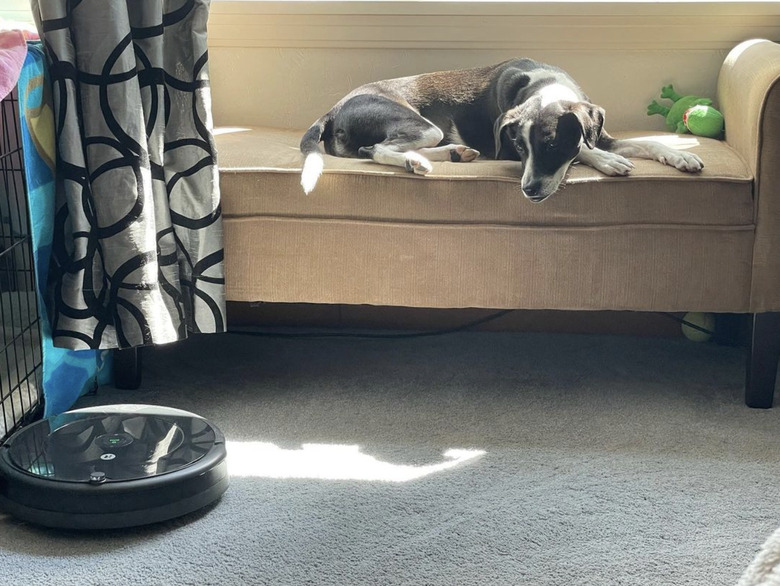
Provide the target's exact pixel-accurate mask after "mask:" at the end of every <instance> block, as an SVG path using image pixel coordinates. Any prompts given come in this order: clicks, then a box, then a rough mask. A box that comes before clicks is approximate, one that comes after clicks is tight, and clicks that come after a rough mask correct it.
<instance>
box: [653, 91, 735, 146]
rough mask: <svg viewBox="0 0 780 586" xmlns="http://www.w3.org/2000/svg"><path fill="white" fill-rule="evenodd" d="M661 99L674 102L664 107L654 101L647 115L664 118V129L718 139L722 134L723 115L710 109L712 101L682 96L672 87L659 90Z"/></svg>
mask: <svg viewBox="0 0 780 586" xmlns="http://www.w3.org/2000/svg"><path fill="white" fill-rule="evenodd" d="M661 97H662V98H665V99H669V100H672V102H674V103H673V104H672V106H671V107H668V108H667V107H666V106H663V105H661V104H659V103H658V102H656V101H655V100H653V101H652V102H651V103H650V105H648V106H647V115H648V116H652V115H653V114H660V115H661V116H664V117H665V118H666V127H667V128H668V129H669V130H670V131H672V132H677V133H679V134H685V133H688V132H690V133H692V134H695V135H697V136H706V137H709V138H720V137H721V135H722V134H723V127H724V121H723V114H721V113H720V112H718V110H716V109H715V108H713V107H712V100H710V99H709V98H701V97H699V96H682V95H680V94H678V93H677V92H675V91H674V87H673V86H672V85H667V86H664V87H663V88H661Z"/></svg>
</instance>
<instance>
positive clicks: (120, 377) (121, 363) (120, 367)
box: [114, 348, 142, 390]
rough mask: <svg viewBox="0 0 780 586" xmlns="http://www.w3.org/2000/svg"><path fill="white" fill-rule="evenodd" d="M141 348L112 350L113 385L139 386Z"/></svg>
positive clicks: (122, 386) (130, 387)
mask: <svg viewBox="0 0 780 586" xmlns="http://www.w3.org/2000/svg"><path fill="white" fill-rule="evenodd" d="M141 366H142V362H141V348H128V349H126V350H114V386H115V387H116V388H117V389H131V390H133V389H137V388H138V387H140V386H141Z"/></svg>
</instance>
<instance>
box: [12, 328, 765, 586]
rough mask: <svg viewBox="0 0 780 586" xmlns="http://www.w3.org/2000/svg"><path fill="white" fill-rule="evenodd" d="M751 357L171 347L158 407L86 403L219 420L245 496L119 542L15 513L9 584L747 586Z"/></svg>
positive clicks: (222, 344) (647, 351)
mask: <svg viewBox="0 0 780 586" xmlns="http://www.w3.org/2000/svg"><path fill="white" fill-rule="evenodd" d="M743 361H744V360H743V354H742V351H741V350H738V349H734V348H723V347H718V346H714V345H710V344H696V343H693V342H689V341H687V340H684V339H641V338H631V337H618V336H586V335H561V334H556V335H547V334H498V333H462V334H456V335H451V336H446V337H439V338H422V339H411V340H393V341H387V340H338V339H335V340H334V339H331V340H309V339H304V340H300V339H297V340H280V339H257V338H247V337H240V336H235V335H220V336H204V337H201V338H197V339H194V340H191V341H189V342H186V343H184V344H180V345H177V346H171V347H166V348H162V349H157V350H156V351H155V352H153V353H151V354H147V362H146V366H145V372H144V374H145V379H144V385H143V387H142V389H141V390H139V391H135V392H127V391H125V392H119V391H116V390H113V389H103V390H101V391H100V393H99V395H98V396H97V397H96V398H88V399H86V400H84V401H83V404H84V405H87V404H94V403H96V402H97V403H100V402H102V403H111V402H130V401H132V402H139V403H143V402H145V403H155V404H156V403H159V404H166V405H169V406H172V407H178V408H182V409H187V410H191V411H194V412H196V413H199V414H201V415H203V416H205V417H207V418H209V419H211V420H212V421H213V422H214V423H216V424H217V425H218V426H219V427H220V428H221V429H222V431H223V432H224V433H225V435H226V436H227V438H228V440H229V441H230V442H232V443H231V447H232V448H233V449H232V451H230V452H229V458H230V464H231V470H232V471H233V473H234V474H235V476H233V477H232V478H231V486H230V488H229V489H228V492H227V493H226V494H225V496H224V497H223V498H222V500H221V501H220V502H219V503H218V504H217V505H216V506H213V507H211V508H209V509H208V510H206V511H203V512H201V513H197V514H194V515H191V516H189V517H185V518H183V519H180V520H177V521H173V522H169V523H165V524H161V525H157V526H151V527H146V528H140V529H134V530H127V531H120V532H113V533H112V532H108V533H100V534H77V533H69V532H62V531H47V530H43V529H38V528H35V527H32V526H29V525H25V524H22V523H19V522H17V521H15V520H13V519H11V518H9V517H4V516H2V515H0V581H1V582H2V583H3V584H14V585H17V584H18V585H25V586H28V585H29V586H33V585H38V584H56V585H60V584H61V585H67V584H73V585H79V586H86V585H91V584H133V585H147V584H149V585H152V584H155V585H156V584H174V585H179V584H187V585H189V584H192V585H205V584H219V585H230V584H250V585H254V584H268V585H302V584H317V585H319V584H322V585H353V584H355V585H362V584H370V585H372V584H381V585H385V584H386V585H394V584H414V585H422V584H430V585H461V584H462V585H480V586H481V585H493V584H495V585H517V584H528V585H534V586H537V585H539V586H543V585H562V586H563V585H567V586H568V585H574V584H576V585H593V586H605V585H612V584H615V585H642V586H648V585H652V586H661V585H670V586H672V585H674V586H682V585H687V584H691V585H694V584H695V585H697V586H715V585H719V584H724V585H732V586H733V585H734V584H735V583H736V582H737V580H738V579H739V577H740V575H741V574H742V572H743V571H744V570H745V568H746V567H747V566H748V564H749V563H750V561H751V560H752V559H753V557H754V555H755V554H756V553H757V552H758V550H759V548H760V547H761V545H762V543H764V541H765V540H766V539H767V537H768V536H769V535H770V534H771V533H772V532H773V531H774V530H775V529H777V528H778V527H780V506H779V505H780V482H778V479H780V449H779V448H780V443H779V442H778V437H780V435H779V434H780V408H776V409H774V410H769V411H758V410H751V409H748V408H747V407H745V406H744V405H743V403H742V384H743V376H744V371H743ZM348 446H353V447H348ZM355 446H357V447H355ZM452 449H457V450H465V451H463V452H456V453H448V454H447V455H445V452H447V451H448V450H452ZM231 455H232V457H231Z"/></svg>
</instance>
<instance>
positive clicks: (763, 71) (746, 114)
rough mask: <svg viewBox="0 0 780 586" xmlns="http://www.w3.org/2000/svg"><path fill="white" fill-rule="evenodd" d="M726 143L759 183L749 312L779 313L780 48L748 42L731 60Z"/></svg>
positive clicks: (725, 95) (724, 78)
mask: <svg viewBox="0 0 780 586" xmlns="http://www.w3.org/2000/svg"><path fill="white" fill-rule="evenodd" d="M718 106H719V108H720V110H721V112H722V113H723V116H724V118H725V119H726V142H728V144H729V145H730V146H731V147H732V148H734V149H735V150H736V151H737V152H739V154H740V155H742V157H743V158H744V159H745V161H746V162H747V164H748V166H749V168H750V170H751V171H752V172H753V176H754V178H755V184H754V191H753V197H754V206H755V216H754V217H755V225H756V236H755V245H754V249H753V271H752V273H753V282H752V285H751V299H750V311H751V312H753V313H760V312H764V311H778V310H780V44H777V43H774V42H772V41H766V40H752V41H745V42H744V43H741V44H739V45H737V46H736V47H735V48H734V49H732V51H731V52H730V53H729V54H728V56H727V57H726V59H725V61H724V63H723V66H722V67H721V70H720V76H719V78H718Z"/></svg>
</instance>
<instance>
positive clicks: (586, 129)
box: [564, 102, 604, 149]
mask: <svg viewBox="0 0 780 586" xmlns="http://www.w3.org/2000/svg"><path fill="white" fill-rule="evenodd" d="M564 116H574V117H575V118H576V120H577V124H578V125H579V127H580V129H581V132H582V139H583V140H584V141H585V145H586V146H587V147H588V148H589V149H592V148H595V147H596V144H597V143H598V141H599V137H600V136H601V130H602V128H604V108H601V107H599V106H596V105H594V104H591V103H589V102H575V103H573V104H572V105H571V106H570V107H569V108H568V111H567V112H566V114H564Z"/></svg>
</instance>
